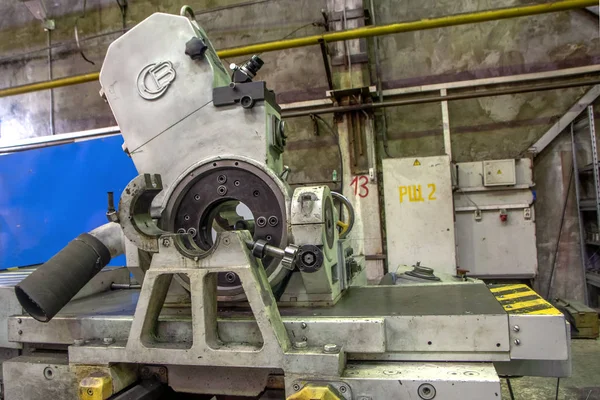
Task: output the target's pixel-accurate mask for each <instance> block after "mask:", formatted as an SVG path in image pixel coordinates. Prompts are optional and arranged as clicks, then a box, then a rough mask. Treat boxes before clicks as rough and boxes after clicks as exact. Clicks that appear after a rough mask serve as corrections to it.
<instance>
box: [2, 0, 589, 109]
mask: <svg viewBox="0 0 600 400" xmlns="http://www.w3.org/2000/svg"><path fill="white" fill-rule="evenodd" d="M597 4H598V1H597V0H563V1H556V2H552V3H544V4H536V5H531V6H522V7H513V8H501V9H498V10H488V11H481V12H474V13H467V14H458V15H450V16H445V17H439V18H431V19H429V18H427V19H422V20H419V21H411V22H399V23H395V24H389V25H380V26H366V27H361V28H356V29H348V30H345V31H337V32H325V33H323V34H319V35H312V36H305V37H301V38H295V39H285V40H276V41H272V42H266V43H258V44H252V45H247V46H241V47H233V48H230V49H224V50H220V51H217V55H218V56H219V57H220V58H229V57H237V56H244V55H251V54H257V53H265V52H269V51H277V50H285V49H292V48H297V47H304V46H312V45H318V44H319V42H320V41H324V42H325V43H330V42H338V41H342V40H352V39H360V38H366V37H372V36H381V35H390V34H394V33H402V32H414V31H421V30H426V29H435V28H444V27H448V26H456V25H465V24H474V23H478V22H487V21H496V20H501V19H509V18H517V17H526V16H531V15H539V14H547V13H553V12H558V11H568V10H574V9H580V8H585V7H591V6H595V5H597ZM99 76H100V73H99V72H94V73H90V74H85V75H77V76H71V77H67V78H61V79H54V80H50V81H45V82H38V83H33V84H27V85H21V86H16V87H12V88H6V89H0V97H7V96H14V95H17V94H23V93H30V92H35V91H39V90H48V89H55V88H59V87H63V86H69V85H76V84H79V83H85V82H92V81H95V80H98V78H99Z"/></svg>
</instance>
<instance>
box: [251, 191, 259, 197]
mask: <svg viewBox="0 0 600 400" xmlns="http://www.w3.org/2000/svg"><path fill="white" fill-rule="evenodd" d="M252 196H254V197H258V196H260V192H259V191H258V190H255V191H254V192H252Z"/></svg>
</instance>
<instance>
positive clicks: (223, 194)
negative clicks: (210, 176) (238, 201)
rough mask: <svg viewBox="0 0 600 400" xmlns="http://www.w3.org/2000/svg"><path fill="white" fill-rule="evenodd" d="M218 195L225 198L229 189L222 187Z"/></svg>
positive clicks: (218, 190) (218, 189)
mask: <svg viewBox="0 0 600 400" xmlns="http://www.w3.org/2000/svg"><path fill="white" fill-rule="evenodd" d="M217 193H218V194H219V195H221V196H225V194H227V188H226V187H225V186H223V185H221V186H219V187H218V188H217Z"/></svg>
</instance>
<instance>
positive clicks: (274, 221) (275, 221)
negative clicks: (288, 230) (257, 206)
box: [269, 215, 279, 226]
mask: <svg viewBox="0 0 600 400" xmlns="http://www.w3.org/2000/svg"><path fill="white" fill-rule="evenodd" d="M278 223H279V218H277V217H276V216H274V215H272V216H270V217H269V225H271V226H277V224H278Z"/></svg>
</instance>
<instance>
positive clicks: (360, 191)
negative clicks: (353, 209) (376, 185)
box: [350, 175, 369, 198]
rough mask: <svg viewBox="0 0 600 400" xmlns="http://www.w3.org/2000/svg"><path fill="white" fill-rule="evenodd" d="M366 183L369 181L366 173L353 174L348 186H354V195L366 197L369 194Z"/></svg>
mask: <svg viewBox="0 0 600 400" xmlns="http://www.w3.org/2000/svg"><path fill="white" fill-rule="evenodd" d="M359 181H360V183H359ZM367 183H369V178H368V177H367V176H366V175H361V176H355V177H354V179H352V182H350V186H354V195H355V196H356V195H358V196H359V197H362V198H365V197H367V196H368V195H369V187H368V186H367Z"/></svg>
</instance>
